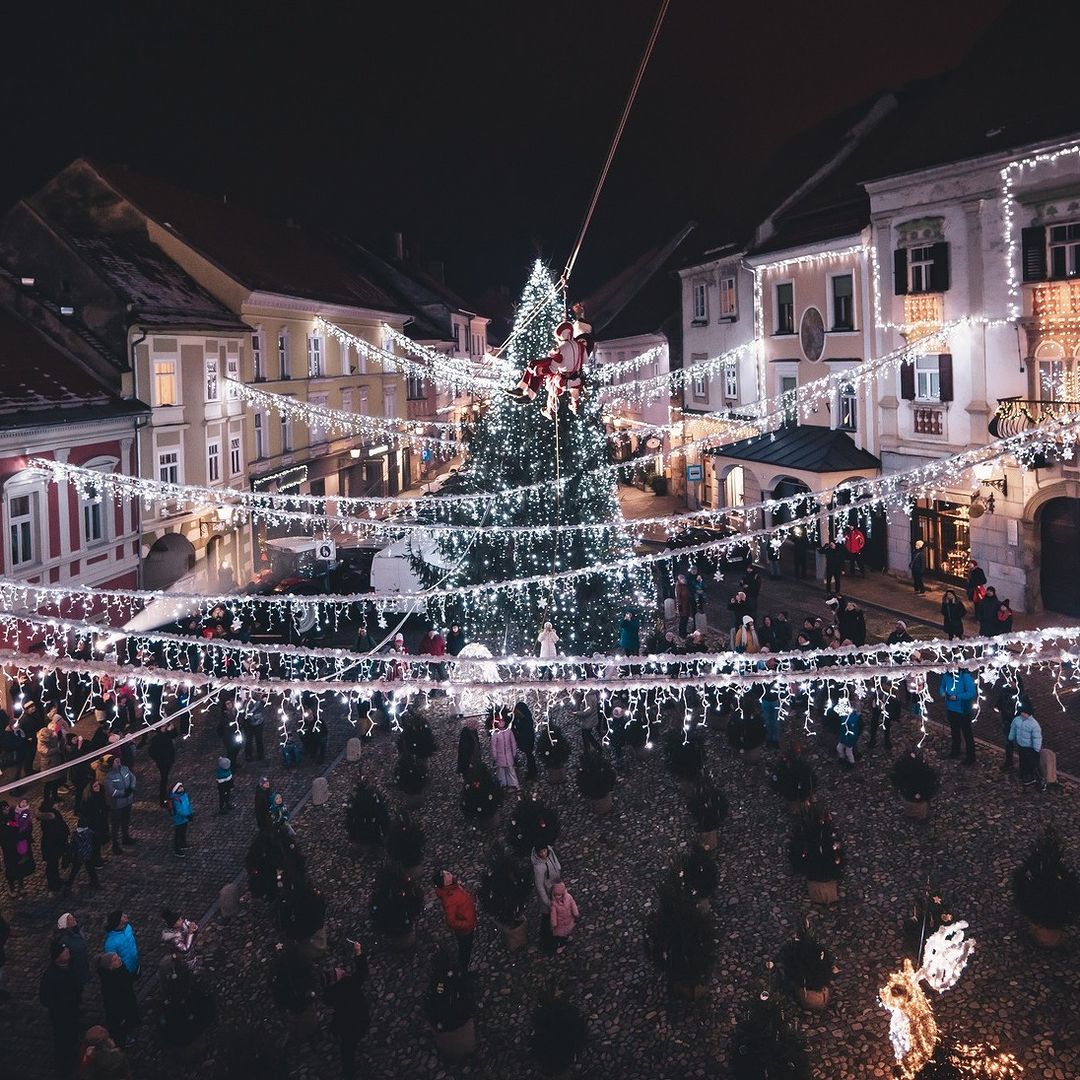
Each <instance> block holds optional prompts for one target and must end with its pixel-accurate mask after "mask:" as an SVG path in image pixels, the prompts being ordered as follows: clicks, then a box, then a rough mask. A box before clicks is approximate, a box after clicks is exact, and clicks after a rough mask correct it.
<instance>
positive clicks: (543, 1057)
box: [532, 994, 589, 1077]
mask: <svg viewBox="0 0 1080 1080" xmlns="http://www.w3.org/2000/svg"><path fill="white" fill-rule="evenodd" d="M588 1038H589V1026H588V1024H587V1023H586V1022H585V1017H584V1016H583V1015H582V1013H581V1010H580V1009H579V1008H578V1007H577V1006H576V1005H574V1004H573V1003H572V1002H570V1001H568V1000H567V999H566V998H565V997H563V996H562V995H561V994H547V995H545V996H544V997H543V998H541V1000H540V1004H539V1005H537V1007H536V1009H535V1010H534V1011H533V1035H532V1051H533V1056H534V1057H535V1058H536V1063H537V1065H539V1066H540V1071H541V1072H542V1073H543V1074H544V1075H545V1076H552V1077H564V1076H566V1075H568V1074H569V1072H570V1066H571V1065H573V1063H574V1059H575V1058H576V1057H577V1056H578V1054H580V1053H581V1051H582V1050H583V1049H584V1048H585V1043H586V1042H587V1041H588Z"/></svg>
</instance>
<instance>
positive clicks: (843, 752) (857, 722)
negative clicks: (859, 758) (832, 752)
mask: <svg viewBox="0 0 1080 1080" xmlns="http://www.w3.org/2000/svg"><path fill="white" fill-rule="evenodd" d="M862 729H863V722H862V717H861V716H860V715H859V711H858V709H856V708H855V707H854V705H852V707H851V710H850V712H849V713H848V714H847V716H846V717H845V718H844V720H843V721H842V722H841V724H840V737H839V739H838V741H837V743H836V756H837V758H838V759H839V761H840V763H841V764H842V765H843V766H844V767H845V768H847V769H854V768H855V746H856V744H857V743H858V741H859V736H860V735H861V734H862Z"/></svg>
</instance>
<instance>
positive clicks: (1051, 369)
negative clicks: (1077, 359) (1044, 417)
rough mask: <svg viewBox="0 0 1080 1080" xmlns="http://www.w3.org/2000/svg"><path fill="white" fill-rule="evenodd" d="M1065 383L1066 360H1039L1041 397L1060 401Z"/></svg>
mask: <svg viewBox="0 0 1080 1080" xmlns="http://www.w3.org/2000/svg"><path fill="white" fill-rule="evenodd" d="M1064 383H1065V361H1064V360H1040V361H1039V398H1040V400H1042V401H1059V400H1060V399H1061V395H1062V391H1063V390H1064Z"/></svg>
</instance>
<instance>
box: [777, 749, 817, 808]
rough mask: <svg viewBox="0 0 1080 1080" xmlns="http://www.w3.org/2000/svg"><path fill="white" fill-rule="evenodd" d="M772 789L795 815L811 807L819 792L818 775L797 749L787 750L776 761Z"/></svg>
mask: <svg viewBox="0 0 1080 1080" xmlns="http://www.w3.org/2000/svg"><path fill="white" fill-rule="evenodd" d="M772 788H773V791H775V792H776V793H777V794H778V795H779V796H780V798H782V799H783V800H784V801H785V802H786V803H787V805H788V809H789V810H790V811H791V812H792V813H793V814H794V813H801V812H802V811H803V810H805V809H806V808H807V807H808V806H809V805H810V800H811V798H812V797H813V795H814V792H815V791H816V790H817V773H815V772H814V770H813V769H812V768H811V766H810V763H809V762H808V761H807V760H806V759H805V758H804V757H803V756H802V754H801V753H800V751H799V749H798V748H797V747H796V748H794V749H792V750H786V751H784V753H782V754H781V755H780V756H779V757H778V758H777V759H776V765H775V766H774V768H773V773H772Z"/></svg>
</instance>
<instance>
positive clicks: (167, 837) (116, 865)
mask: <svg viewBox="0 0 1080 1080" xmlns="http://www.w3.org/2000/svg"><path fill="white" fill-rule="evenodd" d="M217 722H218V721H217V715H216V708H211V709H210V710H209V711H208V712H202V713H199V714H196V718H195V721H194V723H193V726H192V735H191V737H190V738H188V739H187V740H183V741H179V742H178V744H177V761H176V764H175V766H174V767H173V770H172V774H171V776H170V781H171V782H175V781H177V780H182V781H183V782H184V785H185V787H186V789H187V791H188V793H189V794H190V795H191V799H192V805H193V807H194V809H195V813H196V816H195V821H194V822H193V824H192V825H191V827H190V829H189V833H188V839H189V843H190V845H191V846H190V848H189V852H190V853H189V855H188V857H187V858H186V859H176V858H173V856H172V854H171V853H172V824H171V821H170V818H169V814H168V811H167V810H164V809H162V808H161V807H160V806H158V804H157V788H158V774H157V769H156V767H155V766H154V764H153V762H152V761H151V760H150V759H149V758H148V757H147V756H146V752H145V750H142V751H139V752H138V754H137V760H136V768H135V772H136V777H137V781H138V784H137V789H136V793H137V796H138V800H137V802H136V804H135V808H134V811H133V813H132V835H133V836H135V837H136V838H137V840H138V843H137V845H136V846H135V847H132V848H127V849H126V851H125V854H124V855H122V856H121V855H110V854H109V853H108V850H106V852H105V853H104V858H105V859H106V866H105V868H104V869H103V870H99V871H98V873H99V876H100V880H101V885H100V887H99V888H97V889H91V888H90V886H89V884H88V883H87V881H86V876H85V873H84V874H81V875H80V878H79V882H78V883H77V884H76V886H75V890H74V892H73V894H72V895H71V896H67V897H64V896H62V895H57V896H55V897H54V896H51V895H50V894H49V893H48V891H47V890H46V887H45V879H44V870H43V864H42V861H41V858H40V851H39V846H38V845H39V830H38V828H37V826H36V824H35V829H34V859H35V862H36V863H37V869H36V872H35V874H34V876H33V877H32V878H31V879H30V880H29V882H28V887H27V891H26V895H25V896H24V897H20V898H18V899H15V898H12V897H10V896H7V895H5V896H4V898H3V901H2V902H0V910H2V911H3V914H4V917H5V918H6V919H7V920H8V922H9V923H10V924H11V938H10V940H9V941H8V946H7V957H8V960H7V965H6V969H5V970H6V973H7V980H6V989H7V990H8V991H9V992H10V993H11V995H12V1001H13V1002H15V1003H22V1004H17V1005H15V1006H14V1007H12V1006H11V1005H9V1006H7V1007H5V1008H4V1009H2V1010H0V1048H2V1049H0V1077H2V1078H3V1080H33V1078H34V1077H38V1076H53V1075H55V1073H54V1072H53V1070H52V1069H51V1066H50V1048H51V1043H50V1038H49V1025H48V1018H47V1016H46V1014H45V1011H44V1009H42V1008H41V1007H40V1006H39V1005H38V1004H37V994H38V983H39V981H40V978H41V974H42V972H43V971H44V969H45V966H46V964H47V962H48V944H49V940H50V939H51V937H52V933H53V930H54V929H55V927H56V920H57V918H58V917H59V916H60V915H61V914H62V913H64V912H66V911H70V912H72V913H74V914H75V915H76V916H77V918H78V919H79V923H80V925H81V927H82V930H83V935H84V937H85V938H86V940H87V942H88V944H89V949H90V956H91V959H93V957H94V955H95V954H96V953H99V952H100V951H101V946H102V941H103V939H104V932H103V926H104V922H105V916H106V913H107V912H109V911H110V910H113V909H115V908H121V909H123V910H124V911H125V912H127V914H128V916H129V918H130V919H131V922H132V924H133V926H134V927H135V931H136V935H137V938H138V943H139V953H140V958H141V961H142V974H141V976H140V978H139V988H140V990H141V989H144V988H145V986H146V984H147V983H149V982H150V981H151V980H152V979H153V978H154V977H155V976H156V972H157V963H158V960H159V959H160V957H161V956H162V955H163V950H162V947H161V930H162V920H161V909H162V906H163V905H165V904H168V905H169V906H170V907H173V908H175V909H176V910H178V911H180V912H182V913H183V914H184V915H186V916H188V917H189V918H193V919H195V920H196V921H197V920H199V919H200V918H201V917H202V915H203V912H204V911H206V910H207V908H208V907H209V906H210V904H211V903H212V902H213V901H214V900H215V899H216V897H217V894H218V891H219V890H220V888H221V886H222V885H224V884H225V883H226V882H227V881H231V880H232V879H233V878H234V877H235V876H236V874H237V872H238V871H239V870H240V868H241V866H242V862H243V856H244V852H245V851H246V850H247V847H248V845H249V843H250V841H251V835H252V828H253V824H252V810H251V806H252V788H253V787H254V785H255V783H256V781H257V779H258V777H259V776H261V775H266V776H268V777H270V778H271V781H272V783H273V784H274V785H277V786H278V789H279V790H281V791H282V792H283V793H284V794H285V798H286V802H287V803H295V802H296V800H298V799H299V798H300V797H301V796H302V795H303V794H304V793H305V792H306V791H307V790H308V787H309V786H310V784H311V778H312V776H314V775H317V773H318V772H321V771H322V768H325V766H323V767H321V768H320V767H319V766H314V765H312V764H310V763H308V764H302V765H301V766H300V767H299V768H294V769H291V770H289V771H286V770H285V769H284V768H283V767H282V765H281V760H280V754H278V753H276V752H275V751H276V744H277V737H276V734H275V732H274V730H273V729H272V727H271V725H270V724H268V725H267V730H266V750H267V760H266V761H264V762H258V761H254V762H251V763H246V764H245V762H244V760H243V755H242V754H241V756H240V761H239V762H238V768H237V770H236V774H235V776H236V781H235V789H234V799H233V802H234V807H235V809H234V810H233V811H232V813H231V814H229V815H227V816H224V817H219V816H218V814H217V782H216V779H215V776H214V769H215V767H216V765H217V759H218V757H219V756H220V754H221V741H220V739H219V737H218V735H217V734H216V727H217ZM329 730H330V739H329V745H328V751H327V754H328V756H327V758H326V760H327V761H328V762H329V761H330V760H332V755H333V754H335V753H337V752H338V751H339V750H340V749H341V747H342V743H343V740H344V738H345V736H346V734H347V733H351V732H352V727H351V725H350V724H349V723H348V721H347V720H346V719H344V718H343V717H341V718H332V720H331V724H330V729H329ZM29 795H30V798H31V805H32V806H34V807H36V806H37V804H38V802H39V801H40V784H35V785H33V786H32V787H31V788H30V789H29ZM61 809H62V810H63V811H64V816H65V818H66V819H67V820H68V823H69V825H72V824H73V821H72V819H73V817H74V814H73V812H72V800H71V796H70V795H68V796H67V798H66V799H65V800H64V803H63V804H62V806H61ZM83 1016H84V1017H85V1018H86V1020H87V1024H88V1025H89V1024H90V1023H97V1022H99V1021H100V1020H101V1018H102V1011H101V1000H100V992H99V986H98V979H97V975H96V973H95V972H93V971H92V972H91V977H90V981H89V982H88V984H87V990H86V993H85V994H84V997H83ZM142 1030H143V1031H144V1032H145V1030H146V1028H145V1026H144V1028H143V1029H142ZM147 1075H152V1074H147Z"/></svg>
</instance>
